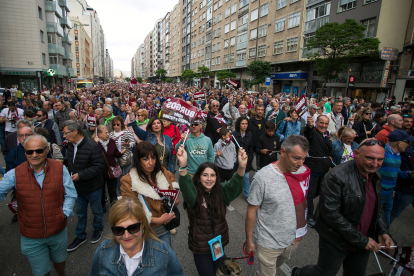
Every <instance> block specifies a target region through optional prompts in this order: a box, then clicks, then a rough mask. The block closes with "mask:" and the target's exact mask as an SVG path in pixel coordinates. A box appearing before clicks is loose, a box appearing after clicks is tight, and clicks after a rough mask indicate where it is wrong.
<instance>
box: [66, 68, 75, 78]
mask: <svg viewBox="0 0 414 276" xmlns="http://www.w3.org/2000/svg"><path fill="white" fill-rule="evenodd" d="M67 70H68V72H67V74H68V76H70V77H76V74H75V69H73V68H67Z"/></svg>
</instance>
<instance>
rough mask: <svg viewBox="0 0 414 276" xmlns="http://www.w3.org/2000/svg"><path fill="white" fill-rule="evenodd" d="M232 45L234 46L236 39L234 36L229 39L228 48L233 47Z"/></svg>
mask: <svg viewBox="0 0 414 276" xmlns="http://www.w3.org/2000/svg"><path fill="white" fill-rule="evenodd" d="M234 45H236V37H235V36H233V37H232V38H230V46H231V47H233V46H234Z"/></svg>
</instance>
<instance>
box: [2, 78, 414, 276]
mask: <svg viewBox="0 0 414 276" xmlns="http://www.w3.org/2000/svg"><path fill="white" fill-rule="evenodd" d="M200 92H204V93H205V98H204V99H202V100H197V101H196V100H195V99H194V93H200ZM169 97H171V98H176V99H180V100H182V101H184V102H186V103H187V104H189V105H190V106H194V107H196V108H198V109H199V110H202V111H204V112H205V113H206V114H207V117H206V119H205V120H202V121H200V120H194V121H193V122H191V124H190V125H185V124H177V123H174V122H171V121H167V120H163V119H161V116H160V114H161V113H160V112H161V110H162V106H163V103H164V102H165V101H166V100H167V98H169ZM298 101H299V97H298V96H297V95H286V94H284V93H283V94H280V93H279V94H276V95H274V94H272V93H266V92H260V93H259V92H253V93H252V92H251V91H244V90H242V89H238V90H235V89H230V88H229V89H214V88H202V89H201V88H198V87H194V86H187V85H183V84H165V85H161V84H137V85H134V86H132V85H131V86H130V84H105V85H97V86H95V87H92V88H88V89H82V90H79V91H76V90H75V91H72V90H67V89H66V88H63V87H56V88H54V89H49V90H47V89H46V88H45V89H43V90H42V91H36V90H33V91H29V90H27V89H26V91H20V90H19V89H18V88H15V87H14V86H13V87H11V88H10V89H7V88H6V93H5V95H4V99H3V101H0V110H1V113H0V146H1V150H2V153H3V156H4V159H5V162H6V168H5V169H3V168H0V169H1V171H0V173H2V174H3V175H4V177H3V179H2V180H1V181H0V201H2V200H6V197H7V195H8V194H9V193H10V194H11V202H12V203H11V204H12V205H13V206H15V205H17V206H18V207H17V208H16V209H15V215H14V216H13V217H11V221H12V222H18V223H19V228H20V233H21V250H22V253H23V255H25V256H26V257H27V259H28V261H29V263H30V265H31V268H32V273H33V275H35V276H44V275H50V270H51V262H53V265H54V268H55V269H56V271H57V273H58V274H59V275H65V260H66V257H67V254H68V253H67V252H72V251H75V250H76V249H78V248H79V247H80V246H81V245H83V244H84V243H86V241H87V238H88V233H86V225H87V213H88V205H89V206H90V210H91V211H92V214H93V229H94V231H93V233H92V235H91V237H90V242H91V243H92V244H94V243H98V242H101V243H100V245H99V247H98V248H97V250H96V253H95V256H94V258H93V262H92V268H91V275H137V274H139V273H143V274H142V275H184V273H183V269H182V267H181V265H180V263H179V261H178V259H177V255H176V253H175V252H174V250H173V248H172V244H171V239H172V236H171V235H174V234H175V233H176V232H177V228H178V230H179V229H180V227H179V224H180V214H179V212H178V209H177V208H176V206H177V205H178V204H179V203H180V198H179V197H178V199H177V200H175V201H174V202H173V204H172V205H173V206H169V205H168V204H166V202H165V197H164V196H163V193H162V191H165V190H170V191H180V193H181V198H182V199H183V201H184V202H183V206H184V209H185V211H186V212H187V216H186V217H187V218H188V221H189V228H188V246H189V249H190V250H191V252H192V253H193V259H194V263H195V266H196V268H197V271H198V273H199V275H209V276H213V275H216V272H217V270H219V269H221V267H222V266H223V265H224V262H223V260H224V259H225V254H224V253H225V250H224V249H225V247H226V246H227V245H228V244H229V229H228V224H227V221H226V212H227V211H230V212H231V211H233V210H234V208H233V207H232V205H231V202H232V201H233V200H234V199H236V198H237V197H239V195H240V194H242V193H243V195H244V197H245V199H246V201H247V213H246V221H245V223H246V224H245V233H246V240H245V245H244V249H245V251H246V252H247V253H248V254H251V255H255V256H257V261H258V270H257V272H256V275H263V276H267V275H269V276H270V275H276V267H277V266H280V265H282V264H283V263H284V262H285V260H286V259H288V258H289V257H290V256H291V254H292V253H293V252H294V251H295V250H296V248H297V247H298V246H299V244H300V242H301V239H302V238H303V236H305V234H306V233H307V227H311V228H315V229H316V231H317V232H318V233H319V260H318V263H317V264H316V265H309V266H305V267H303V268H297V267H294V268H293V270H292V275H295V276H297V275H321V276H330V275H336V273H337V272H338V271H339V269H340V267H341V266H342V265H343V271H344V275H365V271H366V266H367V262H368V258H369V252H371V251H375V252H378V250H380V249H381V248H383V249H386V250H390V249H391V247H392V246H393V245H394V244H395V243H396V241H395V240H393V239H392V238H391V235H390V233H389V226H390V224H391V223H392V222H393V221H394V220H395V219H396V218H398V216H399V215H400V214H401V213H402V212H403V211H404V210H405V208H407V207H408V206H409V205H411V204H413V206H414V188H413V187H414V185H413V184H414V165H413V160H414V151H413V146H414V137H413V115H414V102H402V103H397V102H396V101H395V98H392V99H391V101H387V100H386V99H384V101H383V102H381V103H377V102H365V100H364V99H363V98H355V99H351V98H348V97H344V98H343V97H337V98H335V97H329V98H328V97H321V96H319V95H316V94H314V95H312V96H310V97H308V98H306V107H307V108H306V112H304V113H303V112H299V111H297V109H296V108H295V105H296V103H297V102H298ZM219 117H221V118H224V119H225V120H226V125H223V123H222V121H220V120H219V119H218V118H219ZM253 172H255V175H254V177H253V180H252V181H250V178H251V177H250V175H249V174H250V173H253ZM317 197H319V203H318V205H317V206H316V208H315V206H314V199H316V198H317ZM16 203H17V204H16ZM75 205H76V216H77V225H76V231H75V235H76V237H74V239H73V240H71V242H70V243H69V244H68V239H69V238H70V237H68V233H67V218H68V217H70V216H73V215H75V214H74V212H73V209H74V207H75ZM170 205H171V204H170ZM106 212H109V225H108V226H109V228H110V229H111V232H112V238H111V239H105V240H104V241H101V239H102V233H103V229H104V223H103V216H104V215H103V214H104V213H106ZM184 217H185V216H183V219H184ZM183 231H187V229H186V230H184V229H183ZM120 271H122V273H121V272H120Z"/></svg>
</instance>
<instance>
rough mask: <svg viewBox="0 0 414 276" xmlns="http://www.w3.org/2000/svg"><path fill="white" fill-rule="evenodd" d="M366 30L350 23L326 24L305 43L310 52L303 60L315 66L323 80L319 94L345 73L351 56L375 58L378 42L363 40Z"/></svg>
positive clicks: (350, 20)
mask: <svg viewBox="0 0 414 276" xmlns="http://www.w3.org/2000/svg"><path fill="white" fill-rule="evenodd" d="M365 30H366V28H365V27H364V26H362V25H361V24H358V22H356V21H355V20H354V19H346V20H345V22H344V23H342V24H339V23H337V22H334V23H327V24H325V25H323V26H322V27H320V28H319V29H318V30H317V31H316V33H315V37H314V38H311V39H309V40H308V42H307V44H306V46H307V48H308V50H312V49H313V50H314V53H310V54H308V55H307V57H308V58H309V59H310V60H312V61H314V62H315V65H316V68H317V70H318V75H320V76H321V77H322V78H323V79H324V83H323V85H322V93H323V90H324V88H325V86H326V83H327V82H329V81H332V80H334V79H336V78H338V74H339V73H340V72H342V71H344V70H347V64H348V61H349V60H350V59H351V58H353V57H355V56H364V55H368V56H377V55H378V46H379V43H380V41H379V40H378V38H371V37H365V35H364V33H363V32H364V31H365Z"/></svg>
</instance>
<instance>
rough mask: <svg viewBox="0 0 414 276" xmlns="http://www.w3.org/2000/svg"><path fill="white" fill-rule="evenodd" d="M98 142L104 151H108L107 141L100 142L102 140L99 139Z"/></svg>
mask: <svg viewBox="0 0 414 276" xmlns="http://www.w3.org/2000/svg"><path fill="white" fill-rule="evenodd" d="M99 142H100V143H101V145H102V147H103V148H104V149H105V151H106V152H107V151H108V143H109V139H108V140H106V141H102V139H100V138H99Z"/></svg>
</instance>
